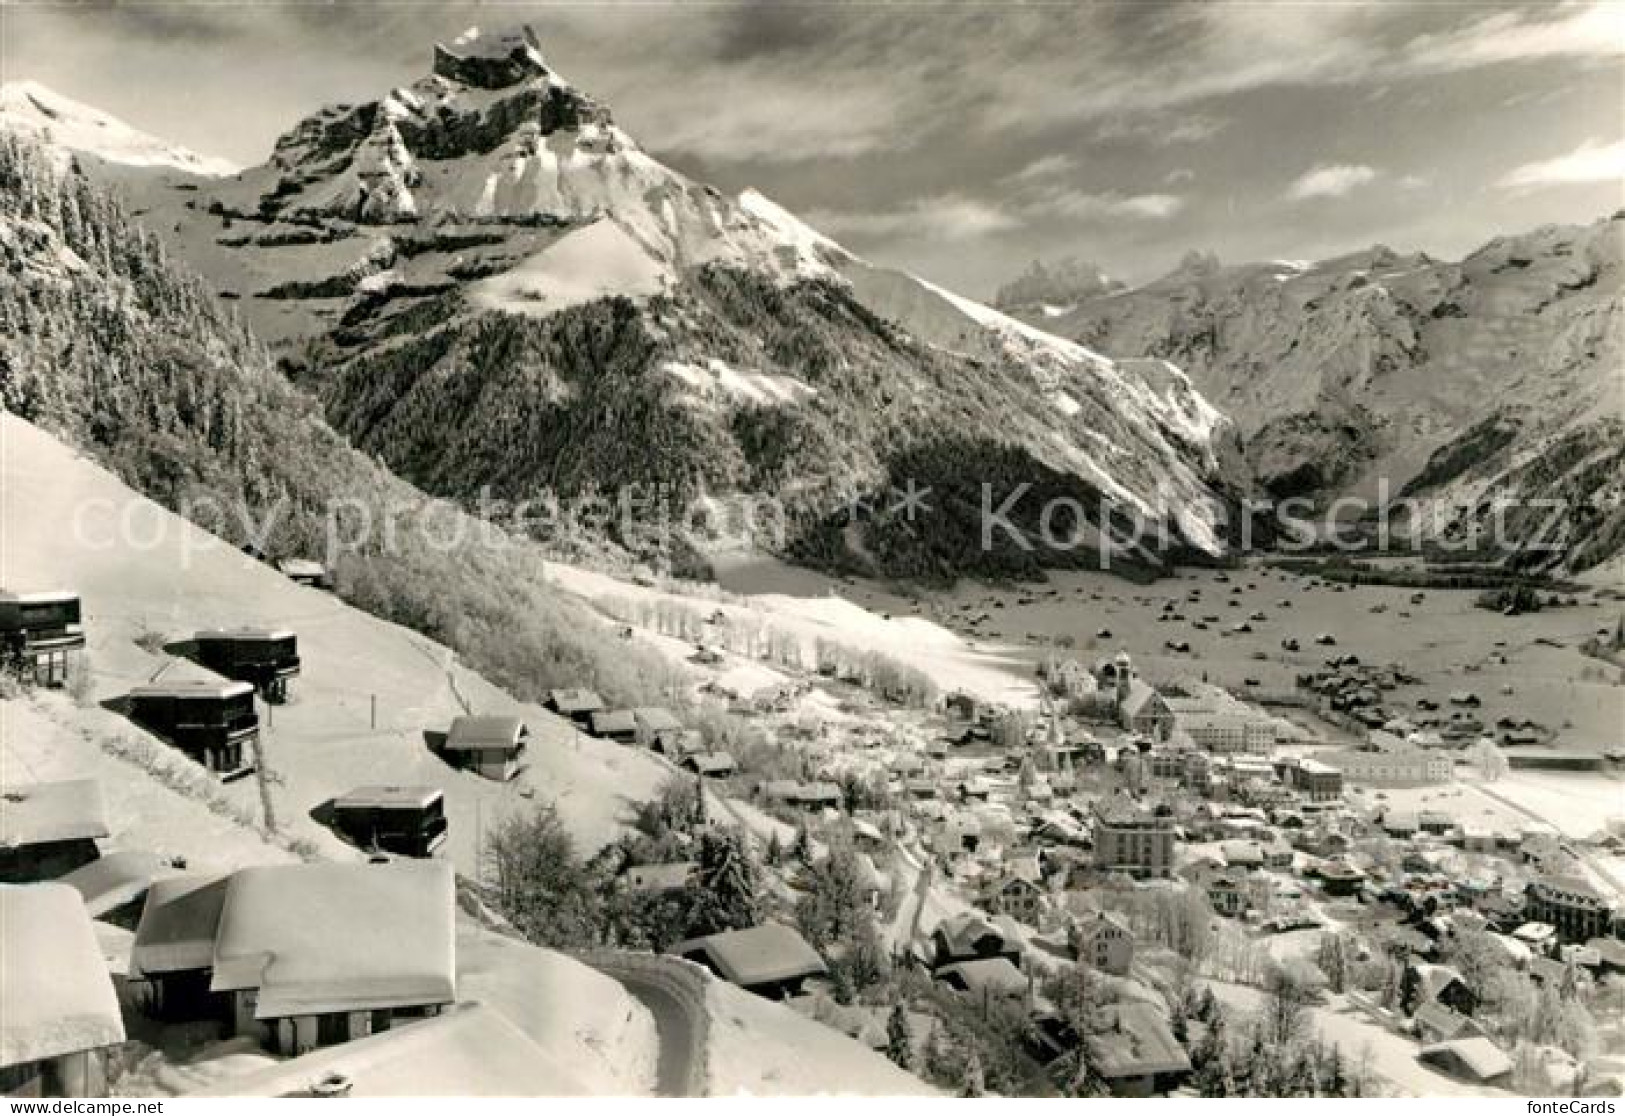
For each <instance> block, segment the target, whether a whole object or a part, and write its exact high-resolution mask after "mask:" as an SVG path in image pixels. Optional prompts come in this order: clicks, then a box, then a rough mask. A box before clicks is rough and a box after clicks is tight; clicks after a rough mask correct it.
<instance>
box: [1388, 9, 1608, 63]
mask: <svg viewBox="0 0 1625 1116" xmlns="http://www.w3.org/2000/svg"><path fill="white" fill-rule="evenodd" d="M1551 10H1552V12H1554V13H1555V14H1554V15H1553V16H1552V17H1551V18H1545V19H1530V18H1527V17H1526V16H1525V15H1523V14H1522V13H1520V12H1516V11H1503V12H1497V13H1495V14H1493V15H1488V16H1485V17H1484V18H1482V19H1480V20H1477V21H1476V22H1474V23H1470V24H1468V25H1466V26H1465V27H1460V28H1457V29H1455V30H1453V31H1449V32H1446V33H1443V34H1434V35H1420V36H1417V37H1416V38H1415V39H1412V40H1411V41H1410V42H1409V43H1408V44H1406V47H1405V50H1404V51H1403V52H1402V53H1401V55H1400V60H1399V65H1400V67H1401V68H1403V69H1407V70H1412V71H1417V72H1423V73H1429V72H1439V71H1449V70H1463V69H1469V68H1472V67H1476V66H1489V65H1494V64H1496V63H1500V62H1527V61H1531V60H1534V59H1537V58H1582V57H1588V56H1589V57H1617V56H1619V55H1622V54H1625V5H1621V4H1620V3H1618V0H1599V2H1597V3H1590V4H1583V3H1567V4H1561V5H1558V6H1557V7H1555V8H1553V9H1551Z"/></svg>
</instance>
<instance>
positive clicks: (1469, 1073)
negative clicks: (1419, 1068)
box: [1417, 1035, 1512, 1085]
mask: <svg viewBox="0 0 1625 1116" xmlns="http://www.w3.org/2000/svg"><path fill="white" fill-rule="evenodd" d="M1417 1059H1418V1060H1419V1061H1422V1062H1424V1063H1426V1064H1427V1065H1430V1066H1433V1067H1434V1068H1435V1069H1439V1070H1442V1071H1444V1072H1445V1073H1447V1074H1449V1075H1450V1076H1452V1077H1456V1078H1460V1079H1461V1080H1463V1081H1471V1082H1473V1083H1475V1084H1478V1085H1504V1084H1507V1083H1508V1082H1510V1081H1511V1079H1512V1059H1511V1058H1508V1057H1507V1056H1506V1052H1505V1051H1503V1050H1502V1049H1501V1048H1500V1047H1499V1046H1496V1045H1495V1043H1494V1042H1492V1041H1491V1040H1490V1039H1487V1038H1485V1037H1483V1036H1482V1035H1480V1036H1477V1037H1474V1038H1463V1039H1455V1040H1453V1041H1450V1042H1440V1043H1435V1044H1433V1045H1432V1046H1424V1047H1423V1048H1422V1052H1421V1053H1420V1054H1418V1055H1417Z"/></svg>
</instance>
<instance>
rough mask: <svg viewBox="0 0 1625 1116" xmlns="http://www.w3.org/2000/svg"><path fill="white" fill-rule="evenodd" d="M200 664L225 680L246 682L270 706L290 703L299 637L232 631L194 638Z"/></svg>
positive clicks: (264, 631) (266, 631) (278, 631)
mask: <svg viewBox="0 0 1625 1116" xmlns="http://www.w3.org/2000/svg"><path fill="white" fill-rule="evenodd" d="M193 642H194V643H195V644H196V646H197V658H198V662H200V663H202V664H203V665H204V666H206V667H208V668H209V669H210V670H212V671H214V672H215V673H216V674H219V675H223V676H224V677H226V678H231V679H235V680H236V681H238V682H247V683H248V684H249V685H251V686H253V687H254V689H256V690H258V691H259V694H260V696H261V697H263V698H264V699H265V700H266V701H268V702H282V701H285V700H287V696H288V683H289V682H290V681H292V680H293V679H294V678H295V677H297V676H298V674H299V669H300V664H299V637H298V636H296V635H294V633H292V632H290V631H288V630H286V629H283V628H277V629H267V628H230V629H224V630H211V631H204V632H198V633H197V635H196V636H194V637H193Z"/></svg>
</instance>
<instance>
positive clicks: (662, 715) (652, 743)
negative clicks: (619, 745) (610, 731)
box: [632, 705, 684, 752]
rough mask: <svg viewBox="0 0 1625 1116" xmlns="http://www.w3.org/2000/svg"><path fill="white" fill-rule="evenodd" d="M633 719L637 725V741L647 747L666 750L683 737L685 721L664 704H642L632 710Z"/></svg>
mask: <svg viewBox="0 0 1625 1116" xmlns="http://www.w3.org/2000/svg"><path fill="white" fill-rule="evenodd" d="M632 720H633V722H634V723H635V724H636V726H637V742H638V743H639V744H641V745H643V746H644V747H645V748H657V749H659V750H660V751H662V752H665V751H666V750H667V749H669V748H671V747H672V746H673V745H675V744H677V743H678V742H680V741H681V740H682V738H683V733H684V729H683V722H681V721H679V720H678V719H677V715H676V714H675V713H673V712H672V711H671V710H670V709H667V708H665V707H664V706H658V705H645V706H640V707H638V708H637V709H634V710H632Z"/></svg>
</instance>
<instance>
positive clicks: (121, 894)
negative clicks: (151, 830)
mask: <svg viewBox="0 0 1625 1116" xmlns="http://www.w3.org/2000/svg"><path fill="white" fill-rule="evenodd" d="M174 874H175V870H174V869H173V868H171V867H170V866H169V865H168V864H167V863H165V862H164V861H163V860H162V859H160V858H159V857H156V856H154V855H153V854H152V853H149V852H146V851H144V850H141V849H124V850H121V851H119V852H115V853H109V854H107V855H106V856H104V857H102V858H101V859H100V860H93V861H91V862H90V863H89V864H86V865H85V866H84V867H82V868H76V869H74V870H73V871H72V872H69V873H68V874H67V875H66V876H63V877H62V878H61V879H59V880H58V881H57V882H58V883H63V884H67V885H68V886H69V887H71V888H73V889H74V890H75V891H77V892H78V893H79V895H80V897H81V898H83V899H84V901H85V909H86V910H88V911H89V912H90V917H91V918H100V917H101V916H102V915H104V914H106V913H107V912H108V911H112V910H117V909H118V908H119V907H122V906H124V904H126V903H129V902H133V901H134V900H136V899H139V898H141V896H143V895H145V894H146V893H147V890H148V889H149V888H151V887H152V883H153V881H154V880H157V879H161V878H163V877H164V876H171V875H174Z"/></svg>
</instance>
